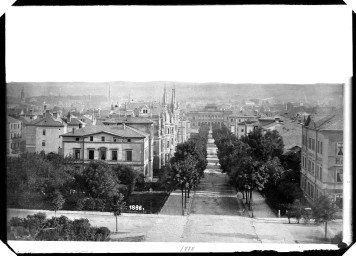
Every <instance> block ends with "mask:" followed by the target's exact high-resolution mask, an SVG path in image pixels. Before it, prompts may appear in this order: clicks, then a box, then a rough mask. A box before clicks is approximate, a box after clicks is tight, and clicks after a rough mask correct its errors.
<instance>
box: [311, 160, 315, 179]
mask: <svg viewBox="0 0 356 256" xmlns="http://www.w3.org/2000/svg"><path fill="white" fill-rule="evenodd" d="M311 173H312V174H313V176H314V175H315V168H314V162H312V163H311Z"/></svg>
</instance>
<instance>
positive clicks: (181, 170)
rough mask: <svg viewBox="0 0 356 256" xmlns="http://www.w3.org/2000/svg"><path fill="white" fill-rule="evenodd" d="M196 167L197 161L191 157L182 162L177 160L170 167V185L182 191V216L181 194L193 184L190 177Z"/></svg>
mask: <svg viewBox="0 0 356 256" xmlns="http://www.w3.org/2000/svg"><path fill="white" fill-rule="evenodd" d="M196 165H197V160H196V159H195V158H194V157H193V156H191V155H188V156H187V157H186V158H185V159H184V160H179V161H177V162H175V163H174V164H173V165H172V170H173V176H172V185H173V186H174V187H175V188H179V189H180V190H181V191H182V215H184V195H183V193H184V192H186V189H188V188H189V187H190V186H191V183H193V180H192V176H193V175H194V174H193V172H194V171H195V170H196Z"/></svg>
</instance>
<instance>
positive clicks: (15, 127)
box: [10, 123, 21, 130]
mask: <svg viewBox="0 0 356 256" xmlns="http://www.w3.org/2000/svg"><path fill="white" fill-rule="evenodd" d="M20 128H21V123H19V124H10V129H11V130H12V129H20Z"/></svg>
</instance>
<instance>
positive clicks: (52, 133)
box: [24, 110, 67, 154]
mask: <svg viewBox="0 0 356 256" xmlns="http://www.w3.org/2000/svg"><path fill="white" fill-rule="evenodd" d="M66 132H67V124H66V123H65V122H64V121H63V120H62V119H61V118H60V117H58V116H57V117H56V116H53V114H52V113H50V111H49V110H46V112H45V113H44V114H43V117H39V118H36V119H35V120H33V121H32V122H29V123H27V124H25V127H24V136H25V138H26V151H27V152H30V153H35V152H37V153H39V152H44V153H46V154H47V153H50V152H53V153H60V152H61V147H62V139H61V137H60V135H62V134H63V133H66Z"/></svg>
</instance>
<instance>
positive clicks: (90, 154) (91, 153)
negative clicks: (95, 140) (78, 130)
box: [89, 149, 94, 160]
mask: <svg viewBox="0 0 356 256" xmlns="http://www.w3.org/2000/svg"><path fill="white" fill-rule="evenodd" d="M89 159H90V160H93V159H94V150H93V149H91V150H89Z"/></svg>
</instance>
